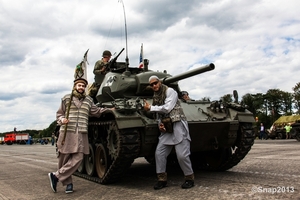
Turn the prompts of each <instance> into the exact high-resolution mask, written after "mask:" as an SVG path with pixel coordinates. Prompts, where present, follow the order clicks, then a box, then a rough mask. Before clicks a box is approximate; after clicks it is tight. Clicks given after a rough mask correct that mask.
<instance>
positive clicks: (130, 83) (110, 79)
mask: <svg viewBox="0 0 300 200" xmlns="http://www.w3.org/2000/svg"><path fill="white" fill-rule="evenodd" d="M214 68H215V65H214V64H213V63H210V64H208V65H205V66H202V67H198V68H196V69H193V70H190V71H187V72H184V73H182V74H179V75H176V76H172V75H170V74H167V73H166V72H155V71H151V70H145V69H140V68H128V69H126V68H125V67H123V68H120V67H119V68H118V69H115V70H112V71H110V72H109V73H108V74H106V76H105V78H104V80H103V82H102V84H101V87H100V89H99V91H98V94H97V100H98V102H99V103H104V102H108V101H113V100H114V99H119V98H132V97H134V96H143V97H148V96H152V95H153V92H152V90H151V89H149V87H148V86H149V82H148V80H149V77H150V76H152V75H156V76H157V77H159V78H160V80H161V81H162V83H164V84H165V85H168V86H170V87H173V88H174V89H175V90H176V91H178V92H179V91H180V88H179V86H178V83H177V82H178V81H180V80H183V79H186V78H189V77H192V76H195V75H198V74H201V73H205V72H207V71H210V70H213V69H214Z"/></svg>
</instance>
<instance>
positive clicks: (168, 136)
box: [144, 76, 194, 190]
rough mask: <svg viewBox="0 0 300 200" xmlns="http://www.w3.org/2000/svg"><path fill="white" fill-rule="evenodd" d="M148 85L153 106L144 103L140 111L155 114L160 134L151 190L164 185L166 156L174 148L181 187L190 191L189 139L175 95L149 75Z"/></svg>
mask: <svg viewBox="0 0 300 200" xmlns="http://www.w3.org/2000/svg"><path fill="white" fill-rule="evenodd" d="M149 84H150V86H151V88H152V89H153V91H154V95H153V104H152V105H150V104H149V103H148V102H147V101H144V109H145V110H146V111H150V112H155V113H157V119H158V126H159V130H160V131H161V134H160V136H159V142H158V145H157V147H156V151H155V161H156V173H157V177H158V182H157V183H156V184H155V185H154V189H155V190H158V189H162V188H164V187H166V186H167V173H166V165H167V157H168V155H169V154H170V153H171V151H172V148H173V147H175V151H176V155H177V159H178V163H179V165H180V167H181V169H182V171H183V173H184V176H185V182H184V183H183V184H182V185H181V187H182V188H183V189H188V188H191V187H193V186H194V172H193V169H192V164H191V160H190V157H189V155H190V141H191V138H190V135H189V129H188V123H187V121H186V117H185V115H184V113H183V110H182V108H181V106H180V102H179V100H178V94H177V92H176V91H175V90H174V89H172V88H169V87H167V86H166V85H164V84H162V83H161V81H160V80H159V78H158V77H157V76H151V77H150V78H149ZM166 119H169V120H166ZM165 121H169V124H168V123H165V124H164V123H162V122H165ZM169 127H171V128H169ZM169 129H170V130H169Z"/></svg>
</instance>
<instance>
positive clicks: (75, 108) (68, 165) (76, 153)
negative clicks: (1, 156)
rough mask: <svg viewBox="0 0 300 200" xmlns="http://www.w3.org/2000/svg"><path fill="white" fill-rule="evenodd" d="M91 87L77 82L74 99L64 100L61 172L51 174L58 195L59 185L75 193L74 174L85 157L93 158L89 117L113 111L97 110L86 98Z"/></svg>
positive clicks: (59, 143) (59, 144)
mask: <svg viewBox="0 0 300 200" xmlns="http://www.w3.org/2000/svg"><path fill="white" fill-rule="evenodd" d="M87 85H88V82H87V80H85V79H83V78H78V79H75V80H74V86H73V90H72V95H71V94H67V95H65V96H64V97H63V98H62V101H61V104H60V107H59V109H58V111H57V112H56V119H57V123H58V125H60V129H59V132H60V133H59V137H58V140H57V150H58V170H57V171H56V172H52V173H49V174H48V177H49V180H50V186H51V188H52V190H53V192H56V191H57V190H56V186H57V183H58V182H61V183H62V185H63V186H65V185H66V190H65V193H72V192H73V181H72V174H73V173H74V172H75V171H76V170H77V169H78V167H79V166H80V163H81V161H82V159H83V157H84V154H85V155H87V154H89V142H88V134H87V133H88V117H89V116H95V117H100V115H101V113H103V112H104V111H106V110H109V108H100V107H98V106H96V105H95V104H94V103H93V100H92V98H91V97H89V96H87V95H85V88H86V86H87ZM70 101H71V104H69V103H70ZM113 109H114V108H111V109H110V110H113ZM66 126H67V127H66ZM65 130H66V131H65Z"/></svg>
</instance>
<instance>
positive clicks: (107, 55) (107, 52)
mask: <svg viewBox="0 0 300 200" xmlns="http://www.w3.org/2000/svg"><path fill="white" fill-rule="evenodd" d="M110 56H111V53H110V51H108V50H105V51H103V54H102V57H110Z"/></svg>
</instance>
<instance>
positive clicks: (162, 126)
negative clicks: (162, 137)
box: [159, 123, 166, 133]
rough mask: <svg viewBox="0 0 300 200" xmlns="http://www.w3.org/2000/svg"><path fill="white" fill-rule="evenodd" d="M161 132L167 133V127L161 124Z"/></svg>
mask: <svg viewBox="0 0 300 200" xmlns="http://www.w3.org/2000/svg"><path fill="white" fill-rule="evenodd" d="M159 130H160V132H162V133H165V132H166V128H165V125H164V124H163V123H160V124H159Z"/></svg>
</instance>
